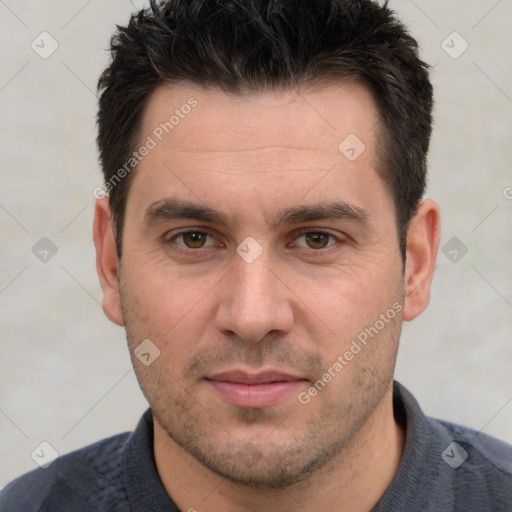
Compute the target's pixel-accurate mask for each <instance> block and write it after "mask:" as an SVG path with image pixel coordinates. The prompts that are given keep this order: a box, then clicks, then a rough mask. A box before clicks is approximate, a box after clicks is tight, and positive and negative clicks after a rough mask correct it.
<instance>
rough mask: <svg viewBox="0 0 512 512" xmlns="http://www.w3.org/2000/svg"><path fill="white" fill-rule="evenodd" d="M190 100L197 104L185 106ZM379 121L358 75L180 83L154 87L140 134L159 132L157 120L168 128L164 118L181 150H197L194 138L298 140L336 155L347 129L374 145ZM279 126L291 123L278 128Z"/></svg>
mask: <svg viewBox="0 0 512 512" xmlns="http://www.w3.org/2000/svg"><path fill="white" fill-rule="evenodd" d="M191 103H193V104H195V106H194V107H193V108H188V105H189V104H191ZM173 114H174V116H173ZM198 118H199V119H198ZM377 121H378V111H377V107H376V104H375V101H374V98H373V95H372V94H371V93H370V91H369V90H368V89H367V88H366V87H365V86H363V85H362V84H360V83H359V82H356V81H351V82H349V81H343V82H342V81H340V82H334V83H326V84H319V85H318V86H316V87H313V86H311V87H309V88H307V89H294V90H291V89H286V90H281V91H275V90H272V91H266V92H251V93H244V94H226V93H224V92H223V91H221V90H219V89H215V88H209V89H203V88H199V87H195V86H193V85H188V84H180V85H174V86H161V87H159V88H157V89H156V90H155V91H154V92H153V93H152V95H151V96H150V98H149V101H148V103H147V106H146V109H145V111H144V115H143V123H142V130H141V132H142V135H143V136H144V135H147V134H151V133H153V132H155V130H156V131H157V135H158V133H159V130H158V128H159V126H160V125H161V124H163V125H164V128H165V126H167V128H169V126H168V125H166V124H165V123H169V122H170V123H171V124H172V128H171V129H170V130H169V133H167V132H166V131H165V129H164V134H163V135H164V136H165V135H170V137H168V139H172V144H173V146H174V147H175V148H176V150H178V149H179V150H182V151H186V150H188V149H193V150H197V149H198V148H197V143H198V142H199V143H200V145H201V147H202V149H203V151H214V152H217V151H233V150H240V149H247V150H250V149H259V147H260V146H258V144H260V145H261V144H266V145H267V146H269V147H272V146H273V147H277V146H282V147H286V146H296V145H299V144H300V145H301V146H304V148H305V149H310V148H314V149H317V150H326V151H328V152H329V153H334V154H336V155H337V154H338V153H337V152H338V146H339V144H340V142H342V141H343V140H344V139H345V138H346V137H347V136H348V135H350V134H354V135H356V136H357V137H358V138H359V139H360V140H362V141H363V142H364V144H365V145H366V146H367V147H369V146H372V143H373V141H374V131H375V130H374V128H375V126H376V124H377ZM187 125H193V129H194V131H195V133H196V134H197V138H196V139H191V138H190V136H189V135H190V134H189V132H188V130H187ZM160 127H161V126H160ZM283 127H287V128H289V129H288V130H287V131H281V128H283ZM161 128H162V127H161ZM290 128H293V130H290ZM251 137H252V138H253V140H254V143H251V140H250V138H251ZM167 142H170V140H169V141H167Z"/></svg>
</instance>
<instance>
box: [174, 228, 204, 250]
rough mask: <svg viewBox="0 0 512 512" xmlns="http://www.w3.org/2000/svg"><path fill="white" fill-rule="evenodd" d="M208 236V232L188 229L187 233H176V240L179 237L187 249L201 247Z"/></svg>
mask: <svg viewBox="0 0 512 512" xmlns="http://www.w3.org/2000/svg"><path fill="white" fill-rule="evenodd" d="M208 236H209V235H208V233H203V232H201V231H189V232H188V233H181V234H180V235H178V236H177V240H179V239H180V238H181V239H182V240H183V245H184V246H185V247H188V248H189V249H201V248H202V247H204V246H205V244H206V240H207V237H208ZM179 245H182V244H179Z"/></svg>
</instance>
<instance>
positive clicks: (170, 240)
mask: <svg viewBox="0 0 512 512" xmlns="http://www.w3.org/2000/svg"><path fill="white" fill-rule="evenodd" d="M190 233H196V234H200V235H207V236H209V237H211V238H213V239H215V236H214V235H213V234H212V233H210V232H209V231H207V230H204V229H188V230H185V231H180V232H178V233H175V234H174V235H172V236H171V237H170V238H168V239H167V240H166V243H168V244H171V243H172V244H174V245H175V246H176V250H178V251H180V252H184V253H186V254H190V253H191V252H194V253H202V252H203V251H207V250H208V248H209V247H211V246H208V247H206V248H204V247H200V248H198V249H192V248H189V247H186V246H183V245H180V244H177V243H176V240H177V239H178V238H179V237H182V236H185V235H187V234H190ZM308 233H313V234H318V235H326V236H329V237H330V238H331V239H332V238H334V240H335V243H334V244H331V245H327V246H326V247H323V248H320V249H313V248H311V247H299V249H306V250H310V251H312V252H314V253H320V252H326V251H328V250H329V249H332V248H333V247H334V246H335V245H336V244H339V243H343V242H344V241H345V238H342V237H340V236H338V235H335V234H334V233H331V232H330V231H326V230H323V229H311V228H310V227H305V228H300V229H299V230H297V231H296V232H295V233H294V235H293V240H297V239H298V238H300V237H301V236H303V235H306V234H308Z"/></svg>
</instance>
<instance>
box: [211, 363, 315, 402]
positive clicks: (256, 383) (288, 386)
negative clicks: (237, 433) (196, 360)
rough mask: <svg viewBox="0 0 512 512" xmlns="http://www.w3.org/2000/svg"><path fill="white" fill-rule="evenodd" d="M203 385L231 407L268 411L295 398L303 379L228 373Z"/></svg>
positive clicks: (271, 373) (277, 374)
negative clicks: (286, 400) (293, 395)
mask: <svg viewBox="0 0 512 512" xmlns="http://www.w3.org/2000/svg"><path fill="white" fill-rule="evenodd" d="M205 381H206V383H207V384H208V385H209V386H211V387H212V388H213V390H214V391H215V392H216V393H217V394H218V395H220V396H221V397H222V398H223V399H224V400H225V401H226V402H228V403H230V404H231V405H234V406H235V407H246V408H261V407H271V406H273V405H277V404H278V403H280V402H282V401H283V400H285V399H286V398H289V397H290V395H292V394H295V395H296V394H297V393H298V392H299V390H300V388H301V387H303V386H304V384H305V382H306V379H303V378H301V377H297V376H295V375H291V374H289V373H283V372H280V371H272V370H271V371H265V372H260V373H256V374H251V373H246V372H244V371H239V370H237V371H229V372H222V373H217V374H215V375H210V376H208V377H205Z"/></svg>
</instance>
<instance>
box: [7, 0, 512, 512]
mask: <svg viewBox="0 0 512 512" xmlns="http://www.w3.org/2000/svg"><path fill="white" fill-rule="evenodd" d="M112 57H113V58H112V62H111V64H110V65H109V67H108V68H107V70H106V71H105V72H104V73H103V75H102V77H101V79H100V84H99V87H100V91H101V96H100V105H99V115H98V127H99V134H98V145H99V149H100V156H101V163H102V167H103V172H104V176H105V186H104V189H102V190H98V191H97V195H98V196H102V195H104V194H105V193H107V194H108V197H100V199H98V201H97V204H96V212H95V222H94V241H95V245H96V252H97V268H98V274H99V278H100V282H101V285H102V289H103V307H104V310H105V313H106V315H107V316H108V318H110V319H111V320H112V321H113V322H115V323H116V324H119V325H123V326H124V327H125V328H126V333H127V338H128V345H129V349H130V354H131V356H132V360H133V365H134V368H135V371H136V373H137V377H138V380H139V383H140V386H141V388H142V391H143V392H144V394H145V396H146V398H147V400H148V402H149V405H150V409H149V410H148V411H147V412H146V413H145V414H144V416H143V418H142V419H141V420H140V423H139V425H138V426H137V428H136V430H135V431H134V433H133V434H122V435H119V436H115V437H113V438H111V439H107V440H104V441H100V442H98V443H97V444H95V445H92V446H89V447H86V448H83V449H82V450H79V451H77V452H74V453H71V454H68V455H65V456H63V457H61V458H59V459H57V460H56V461H55V462H54V463H53V464H51V465H50V466H49V467H48V468H47V469H40V470H37V471H34V472H32V473H30V474H28V475H26V476H23V477H21V478H20V479H18V480H16V481H14V482H13V483H11V484H10V485H9V486H7V488H6V489H5V490H4V491H3V493H2V495H1V497H0V510H2V511H3V510H8V511H21V510H23V511H25V510H30V511H32V510H34V511H35V510H37V511H52V512H54V511H73V512H81V511H93V510H94V511H107V510H109V511H110V510H114V511H127V510H134V511H146V510H148V511H150V510H155V511H157V510H161V511H176V510H181V511H189V512H191V511H199V512H202V511H222V512H224V511H227V512H231V511H273V512H281V511H292V510H293V511H295V510H304V511H310V512H323V511H327V510H329V511H331V510H336V511H341V512H345V511H351V512H367V511H371V510H373V511H378V512H382V511H407V512H410V511H414V512H415V511H436V512H439V511H455V510H460V511H462V510H464V511H469V510H474V511H479V512H482V511H491V510H492V511H510V510H511V509H512V447H510V446H508V445H506V444H505V443H502V442H501V441H498V440H496V439H493V438H491V437H488V436H486V435H485V434H482V433H478V432H475V431H472V430H470V429H468V428H465V427H461V426H457V425H453V424H450V423H447V422H443V421H439V420H434V419H430V418H426V417H425V416H424V415H423V413H422V412H421V409H420V408H419V406H418V404H417V403H416V401H415V400H414V398H413V397H412V396H411V395H410V393H408V392H407V390H406V389H405V388H404V387H402V386H401V385H400V384H398V383H396V382H394V381H393V372H394V365H395V358H396V353H397V348H398V341H399V337H400V331H401V324H402V321H404V320H405V321H409V320H412V319H414V318H415V317H416V316H418V315H419V314H420V313H421V312H422V311H423V310H424V309H425V307H426V306H427V304H428V301H429V289H430V282H431V279H432V273H433V270H434V266H435V260H436V255H437V249H438V244H439V230H440V215H439V209H438V207H437V205H436V203H434V202H433V201H431V200H423V201H422V196H423V193H424V188H425V179H426V154H427V150H428V145H429V138H430V132H431V110H432V88H431V85H430V82H429V78H428V69H427V66H426V65H425V64H424V63H423V62H422V61H421V60H420V59H419V57H418V54H417V45H416V42H415V41H414V39H412V38H411V37H410V36H409V35H408V34H407V32H406V30H405V28H404V27H403V25H402V24H401V23H400V22H399V21H398V20H397V19H396V18H395V17H394V15H393V13H392V12H391V11H390V10H389V9H388V7H387V5H384V6H379V5H378V4H377V3H375V2H372V1H370V0H359V1H354V0H308V1H298V0H275V1H263V0H244V1H242V0H232V1H214V0H169V1H167V2H161V3H156V2H153V3H152V6H151V9H150V10H148V11H145V12H140V13H138V14H137V15H135V16H133V17H132V19H131V21H130V23H129V25H128V26H127V27H120V28H119V29H118V32H117V33H116V35H115V36H114V38H113V40H112Z"/></svg>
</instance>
